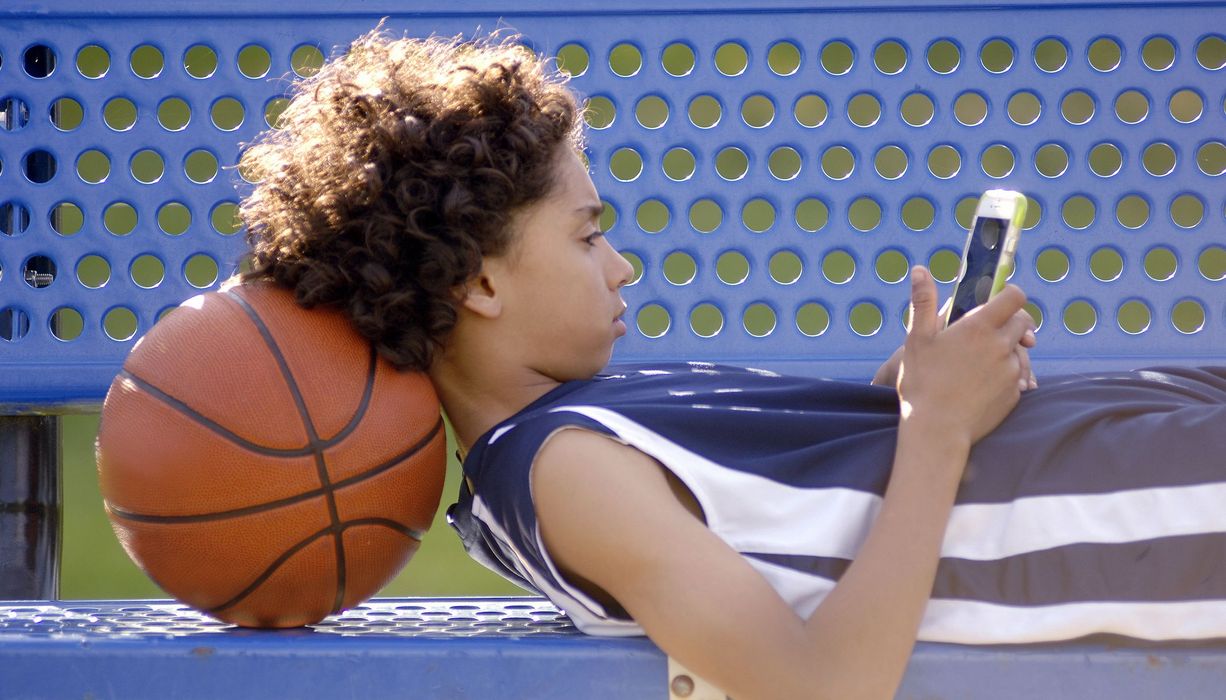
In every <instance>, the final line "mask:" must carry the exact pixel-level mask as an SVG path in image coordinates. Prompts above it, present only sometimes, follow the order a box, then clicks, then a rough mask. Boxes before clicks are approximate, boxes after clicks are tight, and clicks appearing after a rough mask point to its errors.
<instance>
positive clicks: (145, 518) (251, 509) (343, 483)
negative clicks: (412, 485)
mask: <svg viewBox="0 0 1226 700" xmlns="http://www.w3.org/2000/svg"><path fill="white" fill-rule="evenodd" d="M442 429H443V419H442V417H439V419H438V422H436V423H435V424H434V428H432V429H431V430H430V433H429V434H428V435H426V436H425V437H424V438H422V439H421V440H418V441H417V443H416V444H415V445H413V446H412V447H410V448H409V449H407V450H405V451H404V452H401V453H400V454H398V455H396V456H395V457H392V458H391V459H388V460H387V461H385V462H383V463H382V464H379V465H377V466H375V467H372V468H370V469H367V470H366V471H364V472H362V473H360V474H354V475H353V476H349V477H345V478H344V479H341V480H340V481H336V482H333V484H332V488H333V489H334V490H336V491H339V490H341V489H343V488H346V487H348V486H352V485H353V484H357V483H360V482H362V481H366V480H367V479H371V478H373V477H376V476H378V475H379V474H382V473H383V472H385V471H387V470H388V469H391V468H392V467H394V466H396V465H397V464H400V463H401V462H403V461H405V460H407V459H409V458H411V457H412V456H413V455H415V454H417V453H418V452H420V451H421V450H424V449H425V448H426V447H428V446H429V445H430V443H431V442H433V441H434V438H435V437H436V436H437V435H438V434H439V432H440V431H442ZM323 493H324V490H323V488H317V489H312V490H310V491H305V492H303V493H299V494H295V495H293V496H286V497H285V498H280V499H277V500H275V501H268V502H267V503H260V504H258V505H254V506H243V507H242V508H232V509H230V510H221V511H216V512H213V513H197V514H191V515H146V514H144V513H136V512H133V511H129V510H124V509H122V508H118V507H116V506H114V505H113V504H111V503H106V504H105V505H106V507H107V508H108V509H110V511H111V512H113V513H114V514H115V515H117V516H119V517H121V518H123V519H125V520H132V521H135V522H141V523H160V524H164V525H180V524H186V523H199V522H208V521H210V520H225V519H227V518H236V517H241V516H244V515H252V514H254V513H260V512H263V511H266V510H273V509H275V508H283V507H285V506H290V505H293V504H295V503H301V502H302V501H305V500H307V499H310V498H314V497H316V496H321V495H323Z"/></svg>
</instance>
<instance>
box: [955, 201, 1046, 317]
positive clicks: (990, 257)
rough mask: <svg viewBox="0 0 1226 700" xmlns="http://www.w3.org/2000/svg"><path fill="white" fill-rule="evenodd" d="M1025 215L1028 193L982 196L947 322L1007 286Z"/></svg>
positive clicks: (964, 251) (972, 222)
mask: <svg viewBox="0 0 1226 700" xmlns="http://www.w3.org/2000/svg"><path fill="white" fill-rule="evenodd" d="M1025 218H1026V196H1025V195H1023V194H1022V193H1020V192H1013V191H1011V190H988V191H987V192H984V193H983V196H982V197H980V198H979V203H978V204H976V205H975V218H974V219H972V221H971V229H970V232H969V234H968V235H967V237H966V247H965V248H964V249H963V250H962V269H961V270H960V271H959V272H958V281H957V282H956V283H955V284H954V295H953V298H952V299H951V301H950V303H949V304H948V306H947V307H946V314H945V325H947V326H948V325H949V324H951V323H953V322H954V321H957V320H958V319H959V318H962V316H963V315H965V314H966V312H968V311H970V310H971V309H973V308H975V307H976V306H979V305H980V304H982V303H984V302H986V301H987V300H988V299H991V298H992V297H993V296H995V295H996V293H997V292H999V291H1000V290H1002V289H1004V288H1005V278H1007V277H1008V276H1009V271H1010V269H1012V266H1013V254H1014V252H1016V251H1017V241H1018V239H1019V238H1020V237H1021V233H1022V221H1023V220H1025Z"/></svg>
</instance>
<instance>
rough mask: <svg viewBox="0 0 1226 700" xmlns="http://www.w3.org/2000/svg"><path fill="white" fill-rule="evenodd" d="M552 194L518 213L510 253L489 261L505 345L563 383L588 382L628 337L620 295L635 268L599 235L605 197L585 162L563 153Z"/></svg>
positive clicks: (563, 150) (566, 151)
mask: <svg viewBox="0 0 1226 700" xmlns="http://www.w3.org/2000/svg"><path fill="white" fill-rule="evenodd" d="M554 162H555V166H554V167H555V168H556V170H555V182H554V186H553V190H552V191H551V192H550V194H548V195H546V196H545V197H544V198H543V199H542V200H540V201H538V202H536V203H535V204H533V205H532V206H529V207H526V208H524V209H523V210H521V211H520V212H518V213H517V214H516V215H515V217H514V220H513V223H512V235H513V236H514V237H515V240H514V242H513V243H512V245H511V250H510V251H509V252H508V253H507V254H506V255H503V256H500V257H498V258H487V259H486V260H485V261H484V271H485V272H486V273H487V274H488V275H489V276H490V279H491V282H492V283H493V284H494V289H495V291H496V295H497V296H498V297H499V308H500V314H499V315H498V317H497V319H496V322H497V323H499V324H501V328H500V330H499V337H500V341H502V340H504V339H505V342H506V347H505V348H503V350H505V351H506V352H512V353H516V354H518V361H519V362H520V363H522V364H523V365H525V366H527V367H530V368H531V369H533V370H535V371H537V372H539V373H541V374H544V375H545V376H548V377H551V378H553V379H555V380H557V381H567V380H569V379H581V378H582V379H586V378H588V377H591V376H592V375H594V374H595V373H596V372H598V371H600V370H601V369H602V368H604V366H605V365H606V364H608V362H609V358H610V356H611V355H612V352H613V342H614V341H615V340H617V339H618V338H619V337H621V336H622V335H624V334H625V332H626V326H625V323H624V322H623V321H621V320H620V316H621V314H622V313H623V312H624V311H625V308H626V304H625V302H623V301H622V299H621V293H620V289H621V287H622V286H623V285H625V284H626V283H627V282H629V281H630V279H631V276H632V274H633V268H632V267H631V266H630V263H629V262H627V261H626V259H625V258H623V257H622V256H621V254H619V253H618V252H617V251H616V250H615V249H614V248H613V246H612V245H610V244H609V242H608V240H607V239H606V238H605V237H604V235H602V234H601V233H600V226H599V225H598V217H599V215H600V210H601V202H600V197H599V195H598V194H597V193H596V187H595V186H594V185H593V184H592V180H591V178H590V177H589V176H588V173H587V169H586V168H585V167H584V165H583V163H582V162H581V161H580V160H579V157H578V156H577V155H576V154H575V153H574V152H573V151H571V150H570V149H569V148H560V149H559V154H558V156H557V157H556V158H555V161H554Z"/></svg>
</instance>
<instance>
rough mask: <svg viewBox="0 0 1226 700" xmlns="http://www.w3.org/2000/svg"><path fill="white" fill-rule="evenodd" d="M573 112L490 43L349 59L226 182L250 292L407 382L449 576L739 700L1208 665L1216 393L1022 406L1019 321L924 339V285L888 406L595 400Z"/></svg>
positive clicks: (1194, 387)
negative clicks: (643, 646)
mask: <svg viewBox="0 0 1226 700" xmlns="http://www.w3.org/2000/svg"><path fill="white" fill-rule="evenodd" d="M577 113H578V108H577V103H576V101H575V98H574V96H573V95H572V94H571V93H570V91H569V90H568V89H567V88H566V87H565V85H564V84H563V83H562V81H561V80H560V79H558V78H557V77H555V76H553V75H551V74H550V73H549V72H547V71H546V70H545V69H544V67H543V66H542V64H541V63H540V62H539V61H538V60H537V59H535V58H534V57H532V56H531V55H530V54H527V53H525V52H524V51H522V50H520V49H518V48H516V47H514V46H512V45H510V44H493V43H491V42H473V43H461V42H457V41H448V40H441V39H431V40H424V41H414V40H389V39H387V38H384V37H382V36H380V35H379V34H378V33H372V34H371V35H368V36H366V37H363V38H361V39H359V40H358V41H357V42H355V43H354V45H353V46H352V47H351V48H350V50H349V52H348V54H346V55H345V56H344V57H342V58H340V59H338V60H336V61H334V62H332V63H330V64H329V65H327V66H325V68H324V69H323V70H322V71H321V72H320V73H319V74H318V75H316V76H315V77H313V78H311V79H308V80H306V81H304V83H303V84H301V85H300V86H299V88H298V91H297V94H296V96H295V98H294V99H293V101H292V102H291V104H290V106H289V108H288V109H287V110H286V111H285V113H284V116H283V120H284V122H283V123H284V128H283V129H281V130H279V131H276V132H271V133H270V134H268V135H266V136H265V137H264V138H263V139H262V140H261V141H260V142H259V143H257V144H256V145H255V146H254V147H253V148H252V149H250V150H249V152H248V153H247V154H246V155H245V157H244V165H245V166H246V167H247V168H249V171H248V172H252V173H254V174H255V175H256V179H257V180H258V181H259V184H258V185H257V186H256V188H255V191H254V192H253V193H252V195H251V196H250V197H249V198H248V199H247V200H246V201H245V202H244V204H243V208H242V213H243V217H244V221H245V223H246V224H247V226H248V232H249V233H248V235H249V238H250V240H251V242H252V244H253V246H254V251H255V264H254V268H253V270H252V271H251V272H250V273H248V274H247V276H246V277H247V278H248V279H251V278H256V277H271V278H273V279H275V280H277V281H278V282H279V283H281V284H283V285H285V286H287V287H290V288H292V289H294V290H295V292H296V294H297V297H298V299H299V301H300V302H301V303H303V304H304V305H313V304H335V305H337V306H340V307H341V308H343V309H345V310H346V312H347V313H348V315H349V316H350V318H352V319H353V321H354V323H355V324H356V326H357V327H358V328H359V329H360V330H361V331H362V332H363V333H364V334H365V335H366V336H367V337H369V338H370V339H371V341H372V342H374V343H375V344H376V346H377V347H378V349H379V351H380V352H381V353H382V354H384V355H385V356H386V357H388V358H389V359H391V360H392V361H394V362H396V363H397V364H398V365H401V366H404V367H406V368H410V369H416V370H424V371H428V372H429V374H430V377H431V379H432V380H433V382H434V384H435V387H436V389H437V390H438V393H439V396H440V398H441V400H442V403H443V407H444V410H445V411H446V413H447V415H448V417H449V419H450V421H451V424H452V426H453V428H454V430H455V432H456V438H457V441H458V443H459V445H460V449H461V452H467V453H468V454H467V456H466V457H465V459H464V462H465V475H466V478H465V485H464V487H463V488H462V490H461V496H460V502H459V503H458V504H457V505H456V506H455V507H453V511H452V515H453V517H454V524H455V526H456V528H457V530H459V532H460V534H461V536H462V537H463V539H464V540H465V545H466V547H467V548H468V550H469V551H470V553H472V554H473V556H474V557H477V558H478V559H479V560H481V561H482V562H483V563H485V564H487V565H488V566H491V567H492V568H494V569H495V570H497V571H499V572H500V573H502V574H503V575H505V576H507V577H508V578H511V579H512V580H516V581H519V582H521V583H524V584H525V585H528V586H530V587H533V588H536V589H537V590H540V591H541V592H543V593H545V594H546V595H549V596H550V597H551V598H552V599H553V600H554V601H555V602H556V603H557V604H558V605H559V606H561V607H563V608H564V609H565V610H566V611H567V612H568V613H569V614H570V615H571V616H572V618H573V619H574V620H575V622H576V624H578V625H579V626H580V627H581V628H582V629H584V630H585V631H588V632H592V633H596V634H639V633H642V632H644V631H645V632H646V633H647V634H648V635H649V636H650V637H651V638H652V639H653V640H654V641H655V642H656V643H658V644H659V645H660V646H661V647H662V648H663V649H664V650H665V651H666V652H668V653H669V654H670V655H672V656H674V657H676V658H677V659H678V660H679V661H680V662H681V663H683V664H684V665H686V666H687V667H689V668H691V669H693V670H694V671H695V672H696V673H698V674H699V675H701V676H703V677H705V678H707V679H709V680H710V681H712V682H713V683H715V684H716V685H718V686H720V687H721V688H722V689H724V690H725V691H726V692H728V693H729V694H731V695H732V696H734V697H737V698H766V697H780V698H795V697H837V698H848V697H889V696H891V695H892V694H893V692H894V690H895V689H896V687H897V685H898V683H899V681H900V679H901V677H902V673H903V671H904V669H905V667H906V663H907V658H908V656H909V654H910V651H911V649H912V647H913V645H914V642H915V640H916V638H917V635H918V636H919V637H920V638H924V639H941V640H946V641H961V642H968V643H985V642H994V641H1036V640H1043V639H1062V638H1069V637H1075V636H1080V635H1084V634H1090V633H1095V632H1115V633H1122V634H1131V635H1134V636H1139V637H1148V638H1154V639H1164V638H1197V637H1201V638H1203V637H1210V636H1221V635H1223V634H1226V581H1224V580H1223V579H1226V576H1223V575H1222V573H1221V562H1220V559H1221V557H1222V554H1221V552H1222V551H1224V548H1223V547H1222V545H1223V544H1226V541H1223V536H1222V535H1221V534H1220V533H1222V532H1226V516H1220V515H1218V511H1222V510H1223V509H1221V508H1220V505H1219V504H1220V503H1221V498H1222V496H1223V495H1226V487H1224V486H1223V484H1222V483H1221V482H1222V481H1223V476H1224V475H1226V465H1223V464H1221V460H1220V458H1219V457H1217V455H1220V454H1222V453H1223V450H1226V438H1223V435H1226V430H1223V428H1226V371H1223V370H1176V369H1171V370H1167V371H1157V370H1154V371H1147V372H1144V373H1135V374H1133V373H1113V374H1103V375H1101V376H1095V377H1088V378H1081V379H1072V378H1068V379H1056V380H1054V381H1050V382H1047V381H1045V386H1044V388H1043V389H1037V390H1034V391H1028V389H1031V388H1033V386H1034V385H1033V379H1032V377H1031V376H1030V372H1029V364H1028V359H1027V355H1026V348H1028V347H1031V346H1033V344H1034V335H1033V328H1032V324H1031V322H1030V320H1029V317H1028V316H1027V315H1026V314H1025V312H1024V311H1023V310H1022V305H1023V303H1024V302H1025V296H1024V294H1023V293H1022V292H1021V291H1020V290H1019V289H1017V288H1016V287H1012V286H1010V287H1007V288H1006V289H1005V291H1004V292H1002V293H1001V294H1000V295H998V296H997V297H995V298H994V299H992V300H991V301H989V302H988V303H987V304H985V305H984V306H983V307H981V308H980V309H977V310H976V311H975V312H973V313H972V314H969V315H968V316H967V317H965V318H963V319H962V320H960V321H959V322H958V323H956V324H954V325H953V326H951V327H949V328H948V329H943V328H941V324H940V323H939V322H938V314H937V294H936V289H935V285H934V284H933V281H932V279H931V277H930V276H929V274H928V273H927V271H926V270H924V269H923V268H922V267H916V268H914V269H913V270H912V275H911V283H912V297H911V298H912V327H911V328H910V330H909V332H908V335H907V340H906V343H905V344H904V346H903V347H902V348H900V350H899V352H897V353H895V355H894V357H892V358H891V360H890V361H888V362H887V363H886V364H885V365H884V366H883V367H882V369H881V371H879V372H878V375H877V378H876V380H877V382H878V383H879V384H884V385H885V386H880V385H857V384H848V383H842V382H823V381H821V380H815V379H807V378H800V377H782V376H779V375H775V374H774V373H770V372H764V371H761V370H754V369H751V368H736V367H725V366H717V365H710V364H708V363H697V362H695V363H681V362H677V363H654V364H653V365H651V366H615V367H610V368H608V370H607V371H602V370H604V368H605V366H606V364H607V363H608V362H609V359H610V357H611V352H612V347H613V344H614V342H615V341H616V340H617V338H618V337H620V336H621V335H622V334H624V333H625V332H626V327H625V323H624V321H623V320H622V318H621V317H622V313H623V312H624V310H625V308H626V305H625V303H624V302H623V301H622V299H621V293H620V290H621V287H622V286H624V285H625V284H626V283H627V282H628V281H629V280H630V277H631V268H630V266H629V264H628V263H627V262H626V261H625V259H624V258H622V256H621V255H619V254H618V253H617V251H616V250H615V249H614V248H613V247H612V246H611V245H610V244H609V242H608V241H607V240H606V239H605V238H604V236H603V235H602V233H601V231H600V229H599V227H598V225H597V220H598V215H599V213H600V199H599V197H598V195H597V193H596V191H595V188H594V187H593V185H592V182H591V180H590V178H589V177H588V174H587V170H586V167H585V166H584V164H583V162H582V161H581V160H580V158H579V156H578V152H579V150H580V149H581V147H582V135H581V132H580V130H579V119H578V116H577ZM1023 391H1026V395H1025V396H1024V397H1023V396H1022V392H1023ZM998 428H999V429H998ZM1175 431H1178V432H1175ZM1174 434H1178V435H1180V436H1181V437H1180V439H1181V440H1183V443H1180V444H1181V445H1182V446H1179V445H1171V444H1166V443H1167V442H1168V441H1160V440H1157V439H1155V438H1156V437H1158V436H1170V435H1174ZM1160 459H1165V460H1171V461H1174V460H1178V461H1181V462H1182V463H1180V464H1179V467H1180V468H1179V469H1178V470H1172V471H1171V473H1165V474H1164V473H1159V472H1160V471H1161V470H1159V469H1158V468H1156V467H1157V465H1159V464H1161V463H1162V462H1160V461H1159V460H1160ZM1090 467H1094V469H1093V470H1091V469H1090ZM1127 513H1133V514H1136V513H1141V514H1142V515H1143V516H1144V520H1143V521H1142V520H1141V519H1138V518H1125V517H1121V515H1122V514H1127ZM1147 556H1148V557H1151V558H1152V560H1153V561H1157V562H1160V563H1157V564H1155V565H1151V566H1133V563H1134V561H1135V560H1137V559H1138V558H1145V557H1147ZM1122 563H1126V564H1128V565H1129V566H1130V568H1127V569H1120V568H1119V567H1121V566H1122V565H1123V564H1122ZM836 583H837V585H836ZM1055 584H1059V585H1055ZM930 597H931V598H932V600H930ZM1103 600H1110V601H1118V602H1112V603H1106V604H1104V603H1101V601H1103ZM747 621H752V625H749V626H747V624H746V623H747Z"/></svg>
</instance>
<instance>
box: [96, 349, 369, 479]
mask: <svg viewBox="0 0 1226 700" xmlns="http://www.w3.org/2000/svg"><path fill="white" fill-rule="evenodd" d="M370 352H371V363H370V369H369V370H368V372H367V377H366V389H365V393H363V395H362V401H361V402H360V403H359V404H358V409H357V411H356V412H355V413H354V415H353V418H352V419H350V421H349V423H348V425H346V426H345V427H344V428H341V431H340V432H339V433H337V434H336V435H334V436H332V437H330V438H328V439H327V440H322V441H320V443H319V446H320V447H321V448H328V447H331V446H333V445H335V444H337V443H339V442H340V441H341V440H343V439H345V438H347V437H349V434H350V433H352V432H353V431H354V429H356V428H357V426H358V424H359V423H360V422H361V419H362V417H363V416H364V415H366V409H367V408H368V407H369V405H370V397H371V394H372V393H373V388H374V384H375V349H374V347H373V346H372V347H371V350H370ZM119 376H120V377H122V378H124V379H127V380H130V381H131V382H132V383H133V384H135V385H137V386H138V387H140V388H141V389H142V390H144V391H145V393H147V394H149V395H150V396H152V397H153V398H155V399H157V400H158V401H161V402H162V403H164V404H166V405H167V406H170V407H171V408H173V409H175V410H176V411H178V412H179V413H182V414H183V415H185V416H187V417H188V418H191V419H192V420H194V421H196V422H198V423H200V424H201V425H202V426H204V428H206V429H207V430H209V432H212V433H214V434H216V435H217V436H218V437H220V438H223V439H225V440H228V441H230V442H232V443H234V444H236V445H238V446H239V447H242V448H243V449H246V450H250V451H252V452H255V453H256V454H261V455H268V456H269V457H305V456H306V455H309V454H313V453H314V450H313V448H312V447H311V446H310V445H307V446H306V447H294V448H282V447H267V446H264V445H258V444H256V443H254V442H251V441H250V440H248V439H246V438H244V437H242V436H241V435H238V434H236V433H234V432H232V431H230V430H229V429H227V428H226V427H225V426H223V425H221V424H220V423H218V422H216V421H214V420H212V419H211V418H209V417H208V416H206V415H204V414H203V413H201V412H199V411H197V410H196V409H194V408H192V407H191V406H189V405H187V403H186V402H185V401H183V400H182V399H179V398H176V397H174V396H171V395H170V394H168V393H166V392H165V391H162V390H161V389H159V388H158V387H157V386H155V385H154V384H153V383H152V382H150V381H149V380H148V379H144V378H142V377H139V376H137V375H135V374H133V373H132V371H131V370H127V369H122V370H120V371H119ZM99 424H101V421H99Z"/></svg>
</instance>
